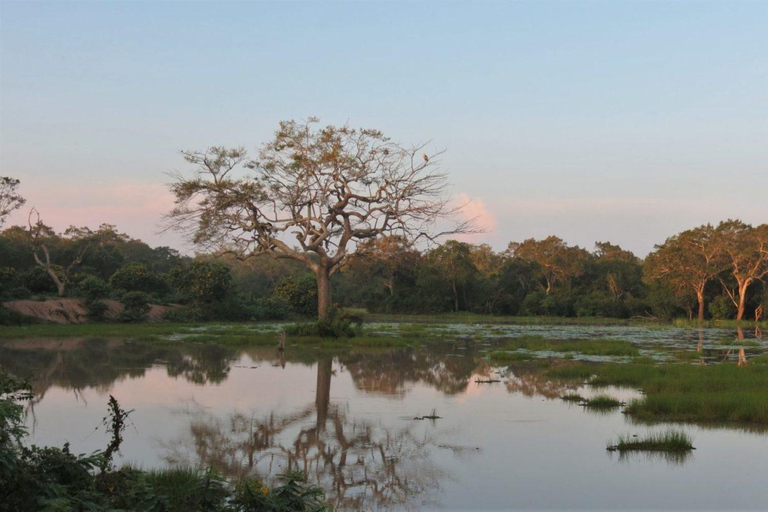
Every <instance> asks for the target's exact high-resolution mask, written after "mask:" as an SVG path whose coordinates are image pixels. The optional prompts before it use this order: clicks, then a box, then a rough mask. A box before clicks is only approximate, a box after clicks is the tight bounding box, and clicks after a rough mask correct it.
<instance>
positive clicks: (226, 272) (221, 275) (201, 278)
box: [168, 261, 232, 304]
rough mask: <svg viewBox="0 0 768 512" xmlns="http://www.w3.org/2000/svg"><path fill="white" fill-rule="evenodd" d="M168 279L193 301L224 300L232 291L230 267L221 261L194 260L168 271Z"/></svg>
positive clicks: (213, 301) (211, 301) (209, 301)
mask: <svg viewBox="0 0 768 512" xmlns="http://www.w3.org/2000/svg"><path fill="white" fill-rule="evenodd" d="M168 281H169V282H170V283H171V285H172V286H173V287H174V288H176V290H178V291H179V292H180V293H181V294H182V295H183V296H184V297H185V299H186V300H188V301H190V302H192V303H198V304H200V303H215V302H220V301H223V300H224V299H225V298H227V297H228V296H229V295H230V292H231V291H232V275H231V273H230V268H229V266H228V265H226V264H225V263H222V262H220V261H194V262H192V263H190V264H189V265H185V266H178V267H175V268H173V269H172V270H171V271H170V272H169V273H168Z"/></svg>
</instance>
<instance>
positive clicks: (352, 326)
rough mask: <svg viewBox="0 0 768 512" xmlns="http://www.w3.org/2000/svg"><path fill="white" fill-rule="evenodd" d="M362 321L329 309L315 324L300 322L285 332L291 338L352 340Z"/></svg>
mask: <svg viewBox="0 0 768 512" xmlns="http://www.w3.org/2000/svg"><path fill="white" fill-rule="evenodd" d="M362 325H363V320H362V318H361V317H359V316H357V315H351V314H348V313H345V312H341V311H338V310H337V309H335V308H334V309H331V311H329V312H328V317H327V318H324V319H322V320H317V321H316V322H302V323H297V324H294V325H291V326H289V327H288V328H287V329H286V330H285V332H286V333H287V334H291V335H293V336H319V337H320V338H334V339H338V338H354V337H355V336H357V335H358V334H359V332H360V330H361V328H362Z"/></svg>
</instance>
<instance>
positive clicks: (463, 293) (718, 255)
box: [0, 219, 768, 321]
mask: <svg viewBox="0 0 768 512" xmlns="http://www.w3.org/2000/svg"><path fill="white" fill-rule="evenodd" d="M766 276H768V225H765V224H764V225H760V226H757V227H752V226H750V225H748V224H745V223H743V222H740V221H733V220H729V221H724V222H721V223H720V224H719V225H717V226H712V225H704V226H700V227H697V228H694V229H690V230H686V231H683V232H682V233H679V234H677V235H675V236H672V237H670V238H668V239H667V240H666V241H665V242H663V243H661V244H659V245H657V246H656V248H655V250H654V251H653V252H652V253H651V254H649V255H648V256H647V257H646V258H645V259H644V260H643V259H641V258H638V257H637V256H635V255H634V254H633V253H632V252H630V251H628V250H625V249H622V248H621V247H619V246H618V245H614V244H612V243H610V242H598V243H596V244H595V247H594V249H593V250H592V251H588V250H586V249H583V248H581V247H578V246H570V245H568V244H567V243H566V242H564V241H563V240H562V239H561V238H558V237H556V236H550V237H547V238H544V239H540V240H536V239H528V240H524V241H522V242H512V243H510V244H509V245H508V247H507V248H506V249H505V250H503V251H494V250H493V249H492V248H491V247H490V246H489V245H487V244H470V243H465V242H460V241H456V240H448V241H446V242H444V243H442V244H440V245H436V246H434V247H432V248H430V249H427V250H419V249H416V248H414V247H413V245H412V244H410V243H408V241H407V240H406V239H405V238H404V237H399V236H384V237H379V238H374V239H371V240H367V241H365V242H363V243H360V244H358V246H357V248H356V250H355V251H354V252H353V253H352V254H351V256H350V258H349V260H348V261H347V263H346V264H345V266H344V267H343V268H342V269H341V270H340V271H339V272H337V273H335V274H334V276H333V277H332V281H333V287H334V290H335V296H334V297H335V303H336V304H337V305H339V306H343V307H357V308H366V309H367V310H368V311H371V312H381V313H422V314H429V313H447V312H473V313H478V314H489V315H518V316H563V317H569V316H579V317H590V316H599V317H613V318H630V317H648V318H658V319H671V318H675V317H688V318H691V319H693V318H698V319H705V318H717V319H739V320H741V319H745V318H757V319H759V318H760V317H761V315H762V311H764V310H765V308H766V302H767V301H768V289H767V288H768V287H766V279H765V278H766ZM137 296H139V302H140V303H142V302H143V303H144V304H147V303H149V302H154V303H159V304H174V305H178V306H179V307H177V308H174V309H173V310H172V313H171V316H172V317H173V318H176V319H178V320H233V321H245V320H253V319H288V318H294V317H310V316H312V315H313V314H314V313H315V311H316V308H317V300H318V299H317V288H316V278H315V276H314V275H313V273H311V272H310V271H308V270H307V268H306V267H305V266H304V265H303V264H301V263H299V262H295V261H291V260H285V259H272V258H250V259H246V260H244V261H243V260H239V259H237V258H236V257H235V256H234V255H231V254H228V253H206V254H197V255H196V256H194V257H189V256H182V255H180V254H179V253H178V251H176V250H174V249H171V248H169V247H154V248H153V247H150V246H149V245H147V244H146V243H144V242H142V241H140V240H137V239H133V238H131V237H130V236H129V235H127V234H125V233H121V232H120V231H119V230H118V229H117V228H116V227H115V226H113V225H109V224H102V225H101V226H99V227H98V228H96V229H89V228H87V227H70V228H68V229H67V230H65V231H64V232H63V233H56V232H55V231H54V230H53V229H52V228H50V227H49V226H47V225H45V224H44V223H43V222H42V221H40V220H39V219H35V221H34V222H30V223H29V225H28V226H11V227H8V228H6V229H5V230H3V231H2V232H0V298H2V300H5V301H7V300H14V299H15V300H18V299H30V298H38V299H42V298H50V297H79V298H83V299H85V300H86V302H87V304H88V305H89V307H90V308H92V309H93V311H92V313H93V315H94V319H98V318H99V314H100V312H99V306H98V304H99V303H100V301H102V300H104V299H109V298H111V299H115V300H120V301H123V302H124V303H130V302H131V301H136V300H137ZM137 308H138V313H136V314H137V315H138V316H137V318H135V320H141V319H142V318H143V316H142V311H144V313H146V311H145V310H143V309H142V306H141V305H139V306H137ZM102 313H103V311H102ZM126 319H127V320H131V317H130V315H129V316H128V317H127V318H126Z"/></svg>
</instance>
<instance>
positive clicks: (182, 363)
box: [0, 324, 768, 510]
mask: <svg viewBox="0 0 768 512" xmlns="http://www.w3.org/2000/svg"><path fill="white" fill-rule="evenodd" d="M271 328H273V327H270V326H266V327H264V329H271ZM402 328H403V327H398V326H396V325H391V324H380V325H374V326H370V327H369V329H371V330H372V332H373V331H375V332H376V333H377V334H378V335H380V336H387V335H391V336H397V335H398V332H399V329H402ZM254 329H260V327H254ZM416 330H417V331H418V332H420V333H422V334H423V336H424V338H425V339H430V340H431V342H430V343H424V344H422V345H418V346H411V347H389V348H370V349H363V348H355V347H354V346H337V347H331V348H329V347H322V346H304V345H301V344H293V343H291V342H290V340H289V343H288V346H287V349H286V350H285V351H284V352H279V351H278V350H276V348H274V347H264V346H258V347H248V346H231V345H227V344H216V343H205V344H201V343H191V342H187V341H185V340H184V337H183V336H180V337H178V338H174V340H175V341H174V342H173V343H170V342H165V343H162V344H158V343H149V342H140V341H133V340H131V339H114V338H110V339H97V338H93V339H72V338H70V339H55V338H49V339H25V340H11V341H8V342H5V343H4V344H2V346H0V362H2V364H3V365H4V366H5V367H6V368H8V369H9V370H10V371H12V372H14V373H16V374H18V375H20V376H23V377H27V378H30V379H32V381H33V388H34V391H35V393H36V395H37V396H36V398H35V400H34V401H33V402H32V403H31V404H29V405H28V407H27V412H26V413H27V425H28V427H29V429H30V431H31V436H30V442H34V443H37V444H43V445H57V446H61V445H63V444H64V443H67V442H68V443H70V446H71V449H72V451H74V452H76V453H89V452H92V451H95V450H97V449H102V448H104V447H105V446H106V445H107V442H108V440H107V438H108V436H107V434H106V432H105V431H104V429H103V428H100V424H101V421H102V418H103V417H104V416H105V414H106V412H107V400H108V398H109V395H113V396H114V397H115V398H117V400H118V401H119V402H120V404H121V406H122V407H123V408H125V409H130V410H132V412H131V414H130V422H129V423H130V424H129V426H128V428H127V430H126V431H125V442H124V443H123V445H122V447H121V456H120V457H119V458H118V459H117V462H118V464H121V463H122V464H132V465H134V466H140V467H143V468H154V467H164V466H170V465H190V466H213V467H215V468H217V469H218V470H219V471H221V472H223V473H224V474H226V475H228V476H232V477H236V476H241V475H245V474H250V475H258V476H260V477H261V478H263V479H264V480H265V481H267V482H271V479H272V478H273V477H274V476H275V475H277V474H280V473H282V472H284V471H286V470H288V469H299V470H302V471H304V472H305V474H306V475H307V476H308V479H309V480H310V481H311V482H313V483H318V484H319V485H320V486H322V487H323V488H324V489H325V490H326V495H327V498H328V499H329V501H330V502H331V503H332V504H333V505H334V506H335V507H337V508H338V509H342V510H347V509H351V510H357V509H365V510H370V509H396V510H402V509H412V510H429V509H457V510H491V509H713V510H722V509H765V508H766V506H767V504H768V486H766V472H767V471H768V434H767V433H766V432H765V431H761V430H758V429H754V428H741V427H739V426H738V425H736V426H729V427H722V426H696V425H691V424H677V425H675V428H677V429H680V430H684V431H685V432H686V433H688V434H690V435H691V436H692V437H693V439H694V446H695V447H696V450H695V451H693V452H692V453H691V454H690V455H682V456H676V457H672V456H666V457H665V456H664V455H661V454H656V455H650V456H649V455H648V454H638V455H630V456H625V457H622V456H619V455H617V454H614V453H611V452H609V451H607V450H606V446H607V445H608V444H609V443H610V442H611V441H614V440H615V439H616V437H617V436H618V435H620V434H629V435H635V434H637V435H642V434H644V433H648V432H655V431H660V430H664V429H666V428H667V427H668V425H663V424H654V425H642V424H636V423H633V422H632V421H631V420H630V419H629V417H626V416H625V415H624V414H622V413H621V411H620V410H619V409H617V410H614V411H610V412H601V413H595V412H590V411H588V410H586V409H585V408H583V407H581V406H579V405H576V404H570V403H567V402H565V401H563V400H560V396H562V395H563V394H565V393H568V392H577V393H579V394H581V395H583V396H585V397H589V396H593V395H596V394H598V393H606V392H607V393H609V394H610V395H612V396H614V397H617V398H619V399H621V400H623V401H628V400H631V399H632V398H634V397H638V396H640V393H639V392H638V390H634V389H619V388H609V389H607V390H606V389H601V390H599V391H598V390H595V389H592V388H589V387H584V386H581V385H579V384H573V383H568V382H562V381H553V380H550V379H548V378H547V377H545V376H544V375H543V373H542V371H541V368H542V364H541V362H542V361H545V362H546V364H550V365H552V364H559V362H560V361H562V362H566V361H565V358H564V357H563V355H562V354H547V353H545V354H537V358H536V359H534V360H532V361H520V362H515V363H512V364H504V365H493V364H491V363H490V362H489V361H488V359H487V358H486V355H487V352H488V351H489V350H490V347H491V346H492V345H493V342H494V338H496V337H500V336H506V337H516V336H527V335H538V336H543V337H545V338H547V339H549V338H552V339H569V340H593V339H601V338H605V339H621V340H630V341H633V342H634V343H636V344H638V346H639V347H641V350H642V351H643V353H645V348H647V349H648V354H651V353H652V354H654V357H657V358H661V359H662V360H663V354H664V352H663V351H659V350H658V349H659V347H664V348H668V349H669V350H689V351H695V350H696V349H697V348H698V349H699V350H700V353H701V356H702V358H704V359H705V360H706V362H709V363H710V364H712V363H714V364H717V362H718V361H722V360H730V359H733V358H734V357H736V354H735V352H734V351H733V349H732V348H731V344H730V343H728V342H727V340H729V339H730V340H734V341H733V344H732V345H733V346H734V347H738V346H739V345H740V343H742V341H741V340H748V341H743V343H744V344H745V345H746V346H747V347H748V349H747V352H748V354H755V353H765V352H766V351H768V348H767V347H766V342H765V339H764V338H762V339H758V338H756V337H755V336H754V333H751V332H747V333H744V332H742V333H740V334H738V335H737V334H736V333H735V331H731V330H726V329H705V330H701V331H698V330H692V329H682V328H672V327H669V328H650V329H649V328H644V327H621V326H619V327H609V326H601V327H590V326H552V327H546V326H481V325H453V326H431V327H428V328H426V329H425V328H418V329H416ZM436 339H437V340H438V341H441V340H442V341H443V342H442V343H440V342H435V340H436ZM723 340H726V342H723ZM660 354H661V355H660ZM578 358H579V356H576V359H578ZM584 359H587V360H589V359H590V358H589V357H584ZM592 359H598V360H600V359H605V357H604V356H595V357H593V358H592ZM425 416H428V417H432V416H437V417H436V418H424V417H425Z"/></svg>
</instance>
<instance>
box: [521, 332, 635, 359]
mask: <svg viewBox="0 0 768 512" xmlns="http://www.w3.org/2000/svg"><path fill="white" fill-rule="evenodd" d="M507 347H508V348H513V349H525V350H529V351H531V352H564V353H579V354H584V355H588V356H619V357H621V356H623V357H637V356H639V355H640V350H639V349H638V348H637V347H636V346H635V345H633V344H632V343H631V342H629V341H622V340H612V339H596V340H547V339H544V338H542V337H541V336H524V337H521V338H516V339H513V340H510V341H508V342H507Z"/></svg>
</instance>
